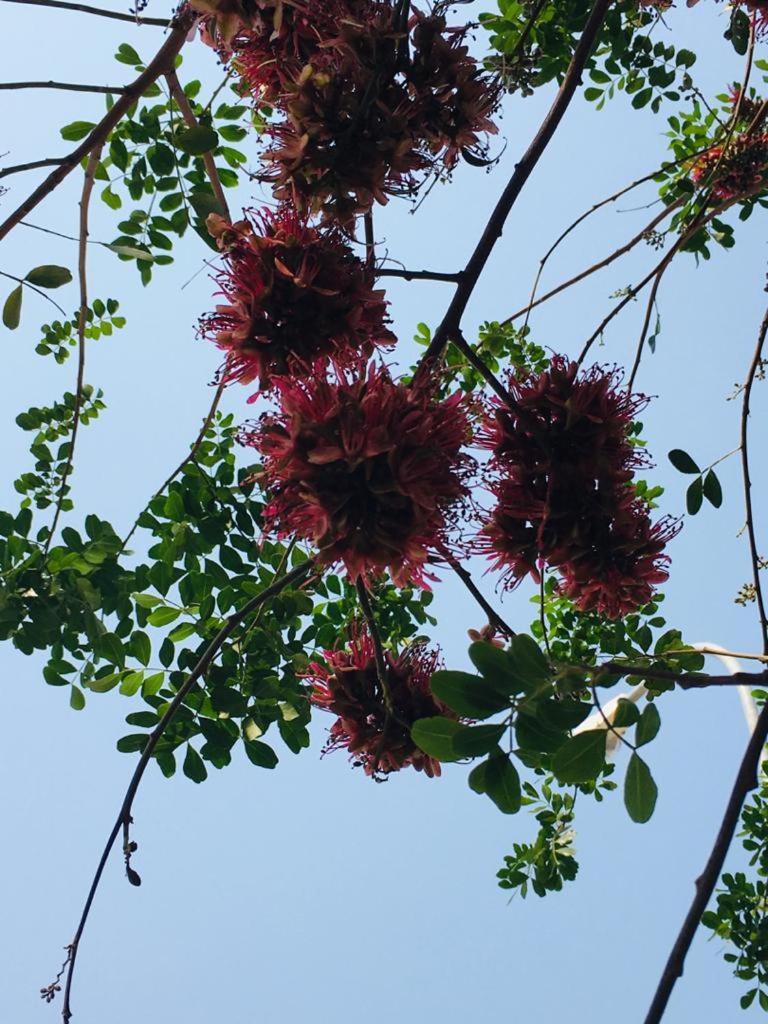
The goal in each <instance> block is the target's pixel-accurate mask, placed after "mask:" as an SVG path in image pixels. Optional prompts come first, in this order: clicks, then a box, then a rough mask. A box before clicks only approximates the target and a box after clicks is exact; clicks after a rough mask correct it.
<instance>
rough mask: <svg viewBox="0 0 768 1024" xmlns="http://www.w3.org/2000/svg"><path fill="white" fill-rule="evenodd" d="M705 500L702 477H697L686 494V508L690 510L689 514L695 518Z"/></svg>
mask: <svg viewBox="0 0 768 1024" xmlns="http://www.w3.org/2000/svg"><path fill="white" fill-rule="evenodd" d="M703 500H704V487H703V484H702V482H701V477H700V476H697V477H696V479H695V480H694V481H693V483H692V484H691V486H690V487H689V488H688V490H687V491H686V493H685V507H686V508H687V509H688V514H689V515H691V516H695V515H696V513H697V512H698V511H699V509H700V508H701V503H702V501H703Z"/></svg>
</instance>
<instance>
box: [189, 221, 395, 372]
mask: <svg viewBox="0 0 768 1024" xmlns="http://www.w3.org/2000/svg"><path fill="white" fill-rule="evenodd" d="M209 224H211V221H209ZM211 227H212V231H213V233H214V235H216V236H217V238H218V241H219V246H220V248H221V249H222V250H223V252H224V257H225V266H224V269H223V270H222V271H221V272H220V274H219V275H218V283H219V286H220V288H221V292H222V294H223V296H224V298H225V300H226V301H225V302H223V303H221V304H219V305H218V306H217V307H216V310H215V312H213V313H209V314H207V315H206V316H204V317H203V318H202V321H201V333H202V334H203V336H204V337H206V338H208V339H210V340H212V341H214V342H215V343H216V344H217V345H218V346H219V348H222V349H223V350H224V351H225V352H226V354H227V355H226V361H225V364H224V368H223V371H222V372H223V379H224V380H226V381H231V380H239V381H241V382H242V383H249V382H251V381H253V380H258V381H259V384H260V386H261V387H262V388H267V387H269V386H270V384H271V382H272V378H273V377H274V376H276V375H278V376H279V375H284V374H292V375H294V376H297V377H302V376H303V377H306V376H307V375H308V374H310V373H316V372H317V371H318V368H322V365H327V364H328V363H333V364H334V365H335V366H337V367H353V366H358V365H360V364H361V363H363V364H364V363H365V362H366V361H367V359H368V358H369V357H370V356H371V355H372V354H373V352H374V350H375V349H376V348H388V347H390V346H391V345H393V344H394V341H395V337H394V335H393V334H392V332H391V331H390V330H389V329H388V327H387V326H386V325H387V322H388V320H387V313H386V311H387V303H386V302H385V299H384V292H383V291H379V290H377V289H374V288H373V287H372V285H371V281H370V274H368V273H367V271H366V268H365V265H364V263H363V261H362V260H361V259H360V258H359V257H358V256H357V255H355V253H354V252H353V251H352V249H351V248H350V246H349V244H348V243H347V241H346V239H345V238H344V237H343V236H342V234H341V233H340V232H339V231H338V230H337V229H335V228H329V229H326V230H324V231H322V232H321V231H319V230H318V229H317V228H315V227H311V226H310V225H309V224H308V222H307V219H306V217H305V216H303V215H301V214H298V213H296V211H295V210H294V209H292V208H291V207H290V206H285V207H282V208H280V209H278V210H277V211H262V212H261V213H260V214H259V215H258V216H257V217H256V218H255V219H249V220H244V221H241V222H239V223H237V224H234V225H229V224H227V223H225V222H223V221H221V222H220V223H215V222H214V223H213V224H212V225H211Z"/></svg>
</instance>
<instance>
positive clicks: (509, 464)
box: [477, 356, 676, 616]
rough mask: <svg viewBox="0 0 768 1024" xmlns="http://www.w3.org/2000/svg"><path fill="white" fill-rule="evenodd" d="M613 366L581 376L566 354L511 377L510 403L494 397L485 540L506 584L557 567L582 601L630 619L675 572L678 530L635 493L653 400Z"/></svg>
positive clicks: (487, 435)
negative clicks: (672, 546) (669, 569)
mask: <svg viewBox="0 0 768 1024" xmlns="http://www.w3.org/2000/svg"><path fill="white" fill-rule="evenodd" d="M619 385H620V381H619V377H618V374H617V372H616V371H615V370H604V369H601V368H600V367H593V368H592V369H590V370H588V371H584V372H580V371H579V368H578V366H577V365H576V364H575V363H572V362H569V361H567V360H565V359H564V358H562V357H560V356H556V357H555V358H554V359H553V360H552V364H551V366H550V368H549V369H548V370H545V371H544V372H542V373H540V374H537V375H533V374H529V375H527V376H523V377H520V378H515V377H510V379H509V391H510V395H511V402H510V403H509V404H503V403H502V402H500V401H497V402H496V403H495V405H494V407H493V412H492V414H490V415H488V416H486V418H485V421H484V424H483V429H482V432H481V436H480V443H481V445H482V446H483V447H485V448H487V449H488V450H489V451H490V452H491V459H490V464H489V470H490V474H491V483H490V485H489V489H490V491H491V493H492V494H493V496H494V498H495V504H494V505H493V507H492V508H491V510H490V512H489V513H488V516H487V519H486V522H485V524H484V525H483V527H482V529H481V531H480V535H479V537H478V539H477V548H478V550H479V551H480V552H481V553H483V554H485V555H486V556H488V557H489V558H491V559H492V564H493V568H494V569H496V570H497V571H500V572H501V573H502V575H503V579H504V582H505V583H506V585H507V586H510V587H514V586H516V585H517V584H518V583H519V582H520V581H521V580H522V579H524V578H525V577H526V576H528V575H530V576H532V577H533V578H534V579H535V580H537V581H539V580H540V579H541V571H542V570H543V568H544V566H545V565H548V566H549V567H550V568H553V569H556V570H558V571H559V573H560V574H561V576H562V578H563V589H564V591H565V592H566V593H567V594H568V596H569V597H570V598H572V599H573V600H574V601H575V602H576V604H577V606H578V607H579V608H583V609H587V608H595V609H597V610H599V611H601V612H603V613H604V614H607V615H611V616H616V615H620V614H625V613H626V612H627V611H628V610H630V609H631V608H637V607H640V605H642V604H645V603H647V601H648V600H649V598H650V594H651V588H652V585H653V584H654V583H656V582H659V581H660V580H661V579H666V572H665V570H664V569H663V566H664V565H665V563H666V561H667V559H666V557H665V556H663V555H662V551H663V548H664V545H665V543H666V541H667V540H669V539H670V538H671V537H672V536H673V535H674V533H675V532H676V527H675V525H674V524H672V523H671V522H669V521H664V522H662V523H660V524H657V525H656V526H653V525H652V524H651V522H650V519H649V516H648V509H647V506H646V504H645V503H644V502H643V501H641V500H640V499H638V498H636V497H635V490H634V487H633V485H632V479H633V476H634V473H635V471H636V470H637V469H638V468H640V467H642V466H645V465H647V457H646V456H645V455H644V453H643V451H642V449H640V448H638V447H637V446H636V445H634V444H632V443H631V440H630V431H631V428H632V424H633V421H634V419H635V417H636V415H637V413H638V412H639V411H640V409H642V408H643V406H644V405H645V404H646V402H647V399H646V398H645V397H644V396H642V395H633V394H631V393H630V392H629V391H627V390H625V389H622V388H620V386H619Z"/></svg>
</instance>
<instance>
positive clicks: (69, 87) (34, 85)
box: [0, 82, 125, 94]
mask: <svg viewBox="0 0 768 1024" xmlns="http://www.w3.org/2000/svg"><path fill="white" fill-rule="evenodd" d="M3 89H64V90H66V91H67V92H106V93H114V94H117V93H121V92H123V91H124V90H125V86H124V85H77V84H75V83H74V82H0V90H3Z"/></svg>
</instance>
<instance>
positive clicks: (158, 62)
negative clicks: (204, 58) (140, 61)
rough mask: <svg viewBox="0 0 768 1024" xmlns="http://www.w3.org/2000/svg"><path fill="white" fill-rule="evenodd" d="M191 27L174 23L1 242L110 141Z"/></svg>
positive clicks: (184, 17)
mask: <svg viewBox="0 0 768 1024" xmlns="http://www.w3.org/2000/svg"><path fill="white" fill-rule="evenodd" d="M14 2H18V0H14ZM47 2H48V4H50V3H51V2H52V0H47ZM191 24H192V15H191V14H189V13H184V14H181V15H180V16H179V17H178V18H177V19H176V20H175V22H174V27H173V28H172V29H171V31H170V32H169V33H168V37H167V39H166V40H165V42H164V43H163V45H162V46H161V47H160V49H159V50H158V52H157V54H156V55H155V57H154V58H153V60H152V61H151V62H150V64H149V65H148V66H147V68H146V70H144V71H142V73H141V74H140V75H139V77H138V78H137V79H136V80H135V81H134V82H132V83H131V84H130V85H127V86H126V87H125V91H124V92H123V93H122V95H121V96H120V98H119V99H118V100H116V101H115V103H114V105H113V107H112V109H111V110H109V111H108V112H107V114H106V115H105V117H104V118H102V120H101V121H100V122H99V123H98V124H97V125H96V127H95V128H94V129H93V131H92V132H91V133H90V134H89V135H88V136H87V137H86V138H85V139H84V140H83V141H82V142H81V143H80V145H79V146H78V147H77V148H76V149H73V150H72V152H71V153H70V154H69V155H68V156H65V157H64V158H63V159H62V160H61V162H60V163H59V166H58V167H57V168H56V170H55V171H53V172H52V173H51V174H49V175H48V177H47V178H46V179H45V181H43V182H42V183H41V184H40V185H38V187H37V188H36V189H35V191H34V192H33V193H32V194H31V195H30V196H28V197H27V198H26V199H25V200H24V202H23V203H22V204H21V206H19V207H18V208H17V209H16V210H14V212H13V213H12V214H11V215H10V216H9V217H8V218H7V219H6V220H5V221H4V222H3V223H2V224H0V239H3V238H5V236H6V235H7V234H8V232H9V231H11V230H12V228H14V227H15V226H16V225H17V224H18V223H19V221H21V220H24V218H25V217H26V216H27V215H28V214H29V213H30V212H31V211H32V210H34V209H35V207H36V206H37V205H38V204H39V203H41V202H42V201H43V199H45V197H46V196H47V195H49V194H50V193H51V192H53V190H54V189H55V188H56V187H57V186H58V185H60V184H61V182H62V181H63V180H64V179H65V178H66V177H67V175H68V174H69V173H70V171H72V170H74V168H75V167H77V165H78V164H79V163H80V161H81V160H83V159H84V158H85V157H87V156H89V155H90V154H91V153H92V152H93V150H94V149H96V147H97V146H101V145H102V144H103V143H104V142H106V140H107V138H108V137H109V133H110V132H111V131H112V129H113V128H114V127H115V125H116V124H117V123H118V122H119V121H120V120H121V119H122V117H123V116H124V114H126V113H127V111H128V110H129V109H130V108H131V106H133V104H134V103H135V102H136V101H137V100H138V99H139V98H140V97H141V96H142V95H143V93H144V91H145V90H146V89H147V87H148V86H150V85H152V83H153V82H154V81H155V80H156V79H158V78H159V77H160V76H161V75H164V74H165V73H166V72H168V71H170V70H172V69H173V61H174V58H175V57H176V55H177V53H178V52H179V50H181V48H182V46H183V45H184V43H185V41H186V38H187V33H188V31H189V27H190V25H191Z"/></svg>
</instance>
